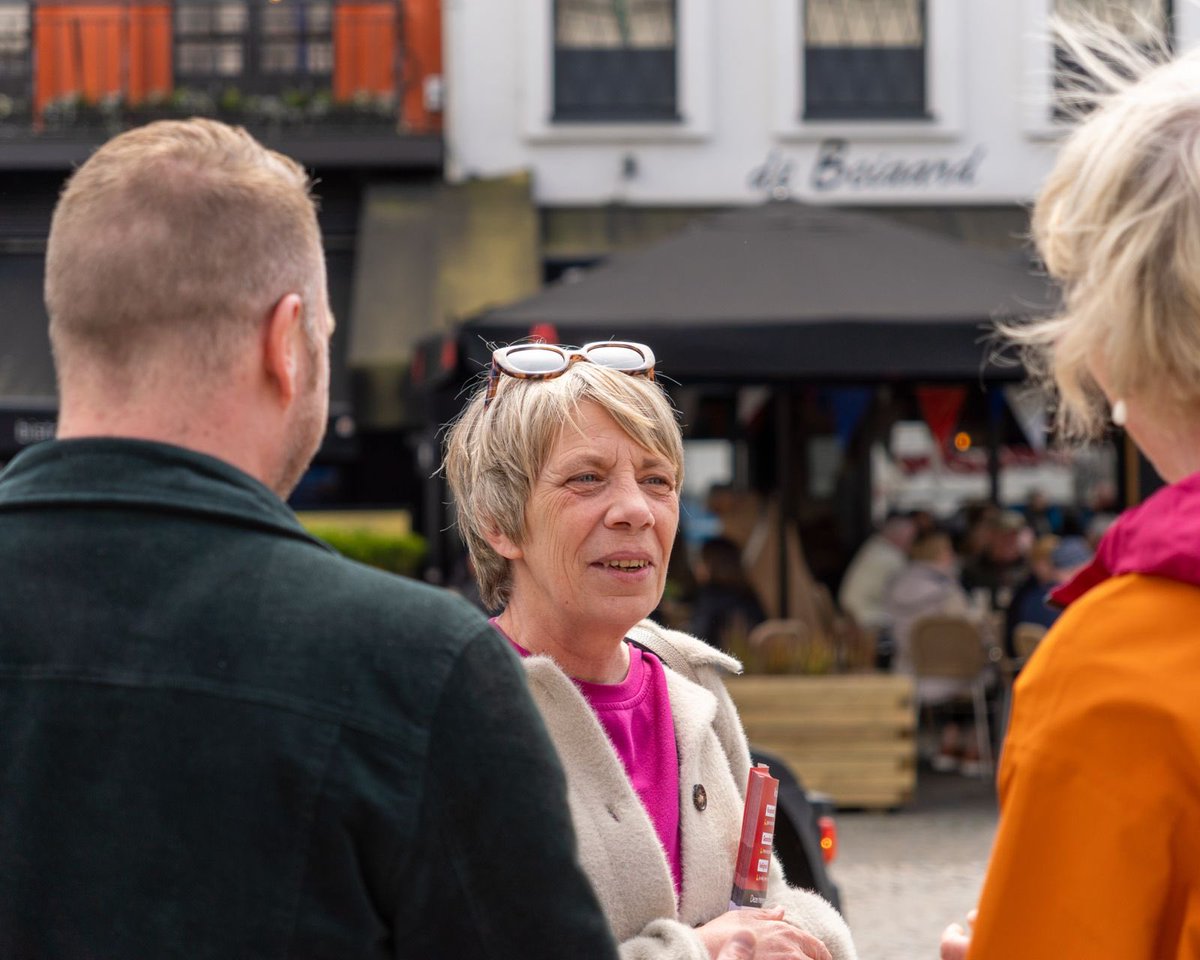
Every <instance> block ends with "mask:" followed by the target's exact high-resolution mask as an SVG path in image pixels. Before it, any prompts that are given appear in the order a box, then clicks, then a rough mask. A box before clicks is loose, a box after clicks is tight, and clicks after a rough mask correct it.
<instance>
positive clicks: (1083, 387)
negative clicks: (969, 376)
mask: <svg viewBox="0 0 1200 960" xmlns="http://www.w3.org/2000/svg"><path fill="white" fill-rule="evenodd" d="M1056 29H1057V32H1058V34H1059V37H1060V43H1062V44H1063V45H1064V46H1065V47H1066V48H1067V49H1068V50H1069V52H1070V55H1071V58H1072V59H1073V60H1075V61H1076V62H1077V63H1078V64H1080V65H1081V68H1082V76H1083V80H1082V82H1081V83H1079V84H1077V86H1078V90H1079V97H1078V100H1079V103H1080V105H1081V106H1083V107H1088V108H1089V109H1090V112H1087V113H1086V115H1085V116H1083V117H1082V119H1081V120H1080V122H1079V123H1078V126H1076V128H1075V129H1074V130H1073V131H1072V133H1071V134H1070V136H1069V137H1068V138H1067V139H1066V141H1065V143H1064V144H1063V146H1062V148H1061V150H1060V152H1059V155H1058V159H1057V161H1056V163H1055V165H1054V168H1053V170H1052V171H1051V173H1050V176H1049V178H1048V179H1047V181H1046V183H1045V185H1044V186H1043V188H1042V190H1041V193H1040V195H1039V196H1038V198H1037V202H1036V205H1035V207H1034V211H1033V235H1034V240H1035V241H1036V243H1037V246H1038V249H1039V251H1040V254H1041V256H1042V258H1043V260H1044V261H1045V264H1046V268H1047V270H1048V271H1049V273H1050V275H1051V276H1052V277H1054V278H1056V279H1057V280H1059V281H1060V282H1061V284H1062V287H1063V296H1064V299H1063V307H1062V310H1061V312H1060V313H1059V315H1058V316H1056V317H1053V318H1050V319H1047V320H1041V321H1035V322H1033V323H1030V324H1028V325H1021V326H1011V325H1010V326H1006V327H1002V328H1001V329H1002V332H1003V333H1004V334H1006V335H1008V336H1009V337H1011V338H1012V339H1014V340H1016V341H1017V342H1018V343H1021V344H1024V345H1025V346H1026V347H1027V348H1030V349H1027V350H1026V352H1025V358H1026V362H1027V364H1028V365H1029V366H1030V369H1031V371H1032V372H1033V373H1034V375H1035V376H1039V377H1040V378H1042V379H1043V380H1045V381H1048V382H1050V383H1052V385H1053V386H1054V387H1055V388H1056V389H1057V393H1058V395H1059V403H1058V411H1057V413H1058V423H1059V427H1060V429H1061V430H1062V432H1063V434H1064V435H1065V436H1075V437H1088V436H1095V435H1096V434H1097V433H1099V432H1100V431H1101V430H1102V429H1103V427H1104V424H1105V422H1106V411H1105V407H1104V403H1103V395H1102V394H1101V392H1100V390H1099V385H1098V384H1097V382H1096V379H1095V375H1094V373H1093V371H1096V370H1099V371H1100V376H1101V377H1102V379H1104V380H1105V381H1106V386H1107V388H1108V389H1109V391H1110V393H1111V394H1112V395H1113V396H1115V397H1125V396H1131V395H1138V394H1142V395H1145V396H1149V397H1152V398H1154V399H1155V400H1160V401H1167V402H1174V403H1176V404H1177V403H1179V402H1181V401H1182V402H1184V403H1188V404H1196V403H1197V402H1198V401H1200V54H1197V53H1192V54H1189V55H1187V56H1183V57H1180V58H1179V59H1176V60H1168V62H1165V63H1164V62H1161V60H1162V59H1163V57H1165V56H1166V54H1165V51H1163V50H1161V49H1160V50H1157V51H1155V50H1150V51H1147V50H1146V49H1145V48H1144V47H1139V46H1136V45H1134V44H1133V43H1131V42H1129V41H1128V40H1126V39H1124V38H1122V37H1121V36H1120V35H1119V34H1117V33H1116V32H1115V31H1113V30H1110V29H1106V28H1104V27H1102V26H1100V25H1098V24H1096V23H1089V24H1087V25H1085V26H1078V25H1075V26H1069V25H1064V24H1058V25H1057V28H1056ZM1081 112H1082V111H1081Z"/></svg>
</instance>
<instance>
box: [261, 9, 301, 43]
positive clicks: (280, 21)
mask: <svg viewBox="0 0 1200 960" xmlns="http://www.w3.org/2000/svg"><path fill="white" fill-rule="evenodd" d="M301 15H302V14H301V10H300V8H299V7H285V6H283V5H279V6H273V7H264V8H263V11H262V32H263V33H264V34H265V35H266V36H268V37H280V36H283V37H291V36H295V35H296V34H297V33H299V32H300V17H301Z"/></svg>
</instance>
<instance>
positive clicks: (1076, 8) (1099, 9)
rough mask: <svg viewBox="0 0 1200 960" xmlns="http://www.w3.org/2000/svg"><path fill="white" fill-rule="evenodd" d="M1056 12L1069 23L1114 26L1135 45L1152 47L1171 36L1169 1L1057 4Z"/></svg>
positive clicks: (1059, 0) (1060, 0)
mask: <svg viewBox="0 0 1200 960" xmlns="http://www.w3.org/2000/svg"><path fill="white" fill-rule="evenodd" d="M1054 12H1055V13H1056V14H1057V15H1058V16H1059V17H1061V18H1062V19H1063V20H1066V21H1068V22H1071V21H1077V20H1088V19H1091V20H1099V21H1100V22H1101V23H1107V24H1111V25H1112V26H1114V27H1116V28H1117V29H1118V30H1119V31H1121V33H1123V34H1124V35H1125V36H1127V37H1128V38H1129V39H1130V40H1132V41H1133V42H1134V43H1147V42H1149V43H1153V42H1155V41H1157V40H1160V39H1161V38H1162V37H1164V36H1167V35H1169V33H1170V24H1171V7H1170V3H1169V0H1124V2H1122V3H1120V4H1117V3H1113V0H1054Z"/></svg>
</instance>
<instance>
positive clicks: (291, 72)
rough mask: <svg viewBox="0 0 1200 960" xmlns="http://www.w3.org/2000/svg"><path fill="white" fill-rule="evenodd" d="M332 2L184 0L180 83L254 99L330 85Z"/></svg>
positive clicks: (178, 8)
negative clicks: (236, 93) (231, 90)
mask: <svg viewBox="0 0 1200 960" xmlns="http://www.w3.org/2000/svg"><path fill="white" fill-rule="evenodd" d="M332 75H333V4H332V2H331V0H274V2H272V0H267V2H264V0H184V2H181V3H177V4H176V5H175V77H176V83H177V85H179V86H185V87H196V88H200V89H204V90H208V91H210V92H215V91H216V90H229V89H236V90H237V92H238V93H247V94H281V93H284V92H285V91H288V90H300V91H306V90H311V89H313V88H314V87H321V88H328V86H329V84H330V80H331V77H332Z"/></svg>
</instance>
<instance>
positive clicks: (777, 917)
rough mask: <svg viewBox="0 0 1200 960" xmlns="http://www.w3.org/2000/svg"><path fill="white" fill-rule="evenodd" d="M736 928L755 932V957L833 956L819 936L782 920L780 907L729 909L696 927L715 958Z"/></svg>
mask: <svg viewBox="0 0 1200 960" xmlns="http://www.w3.org/2000/svg"><path fill="white" fill-rule="evenodd" d="M739 930H748V931H750V933H752V934H753V935H754V938H755V948H754V960H833V958H832V957H831V956H830V953H829V951H828V950H826V949H825V944H823V943H822V942H821V941H820V940H818V939H817V938H816V937H814V936H813V935H812V934H809V933H805V932H804V931H803V930H800V929H799V928H797V927H793V926H792V925H791V924H790V923H787V922H786V921H784V919H783V908H782V907H776V908H772V909H770V910H730V911H729V912H728V913H723V914H721V915H720V916H719V917H717V918H716V919H715V920H710V921H708V923H706V924H704V925H703V926H701V927H697V928H696V932H697V933H698V934H700V939H701V940H703V941H704V946H705V947H707V948H708V953H709V956H711V957H713V958H715V960H724V958H723V957H722V955H721V950H722V949H723V948H724V947H725V946H726V944H727V943H728V942H729V940H730V938H732V937H733V935H734V934H735V933H737V932H738V931H739ZM737 955H738V954H736V953H734V956H735V957H736V956H737Z"/></svg>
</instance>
